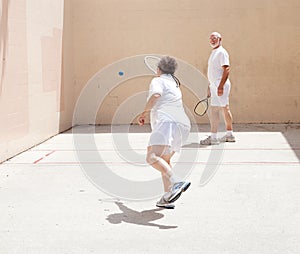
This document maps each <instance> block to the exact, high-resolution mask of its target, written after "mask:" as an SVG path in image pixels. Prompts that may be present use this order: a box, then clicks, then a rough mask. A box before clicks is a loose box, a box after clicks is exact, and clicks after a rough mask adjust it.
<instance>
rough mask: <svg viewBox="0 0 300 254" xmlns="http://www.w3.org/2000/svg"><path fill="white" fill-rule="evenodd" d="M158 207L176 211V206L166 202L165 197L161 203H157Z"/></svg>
mask: <svg viewBox="0 0 300 254" xmlns="http://www.w3.org/2000/svg"><path fill="white" fill-rule="evenodd" d="M156 206H157V207H160V208H165V209H174V208H175V205H174V204H173V203H169V202H167V201H166V200H165V198H164V196H162V197H161V199H160V200H159V201H157V203H156Z"/></svg>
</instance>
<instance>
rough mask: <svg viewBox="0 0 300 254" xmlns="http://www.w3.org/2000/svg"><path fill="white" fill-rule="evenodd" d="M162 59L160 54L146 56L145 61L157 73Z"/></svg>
mask: <svg viewBox="0 0 300 254" xmlns="http://www.w3.org/2000/svg"><path fill="white" fill-rule="evenodd" d="M159 61H160V58H159V57H158V56H145V58H144V63H145V65H146V66H147V67H148V69H149V70H151V71H152V72H153V73H154V74H157V66H158V63H159Z"/></svg>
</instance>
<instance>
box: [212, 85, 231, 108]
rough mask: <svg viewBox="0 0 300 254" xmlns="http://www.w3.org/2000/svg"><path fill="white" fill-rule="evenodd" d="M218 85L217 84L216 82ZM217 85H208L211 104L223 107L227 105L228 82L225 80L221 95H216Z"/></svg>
mask: <svg viewBox="0 0 300 254" xmlns="http://www.w3.org/2000/svg"><path fill="white" fill-rule="evenodd" d="M218 85H219V84H218ZM218 85H213V84H212V85H210V86H209V88H210V93H211V101H210V105H211V106H216V107H225V106H227V105H229V94H230V86H231V85H230V83H229V82H226V83H225V85H224V90H223V95H222V96H218Z"/></svg>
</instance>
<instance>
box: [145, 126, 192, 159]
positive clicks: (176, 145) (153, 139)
mask: <svg viewBox="0 0 300 254" xmlns="http://www.w3.org/2000/svg"><path fill="white" fill-rule="evenodd" d="M189 134H190V126H187V125H183V124H180V123H174V122H162V123H157V124H156V125H155V126H154V127H153V129H152V133H151V136H150V140H149V143H148V146H154V145H165V146H169V149H168V151H167V152H165V153H171V152H172V151H174V152H178V151H179V150H180V148H181V146H182V145H183V144H184V142H185V141H186V140H187V138H188V136H189Z"/></svg>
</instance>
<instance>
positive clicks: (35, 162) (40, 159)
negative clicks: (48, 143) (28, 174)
mask: <svg viewBox="0 0 300 254" xmlns="http://www.w3.org/2000/svg"><path fill="white" fill-rule="evenodd" d="M54 152H55V151H51V152H50V153H47V154H45V155H44V156H43V157H41V158H39V159H38V160H36V161H34V162H33V164H38V163H39V162H40V161H42V160H43V159H45V158H46V157H48V156H49V155H51V154H53V153H54Z"/></svg>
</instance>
